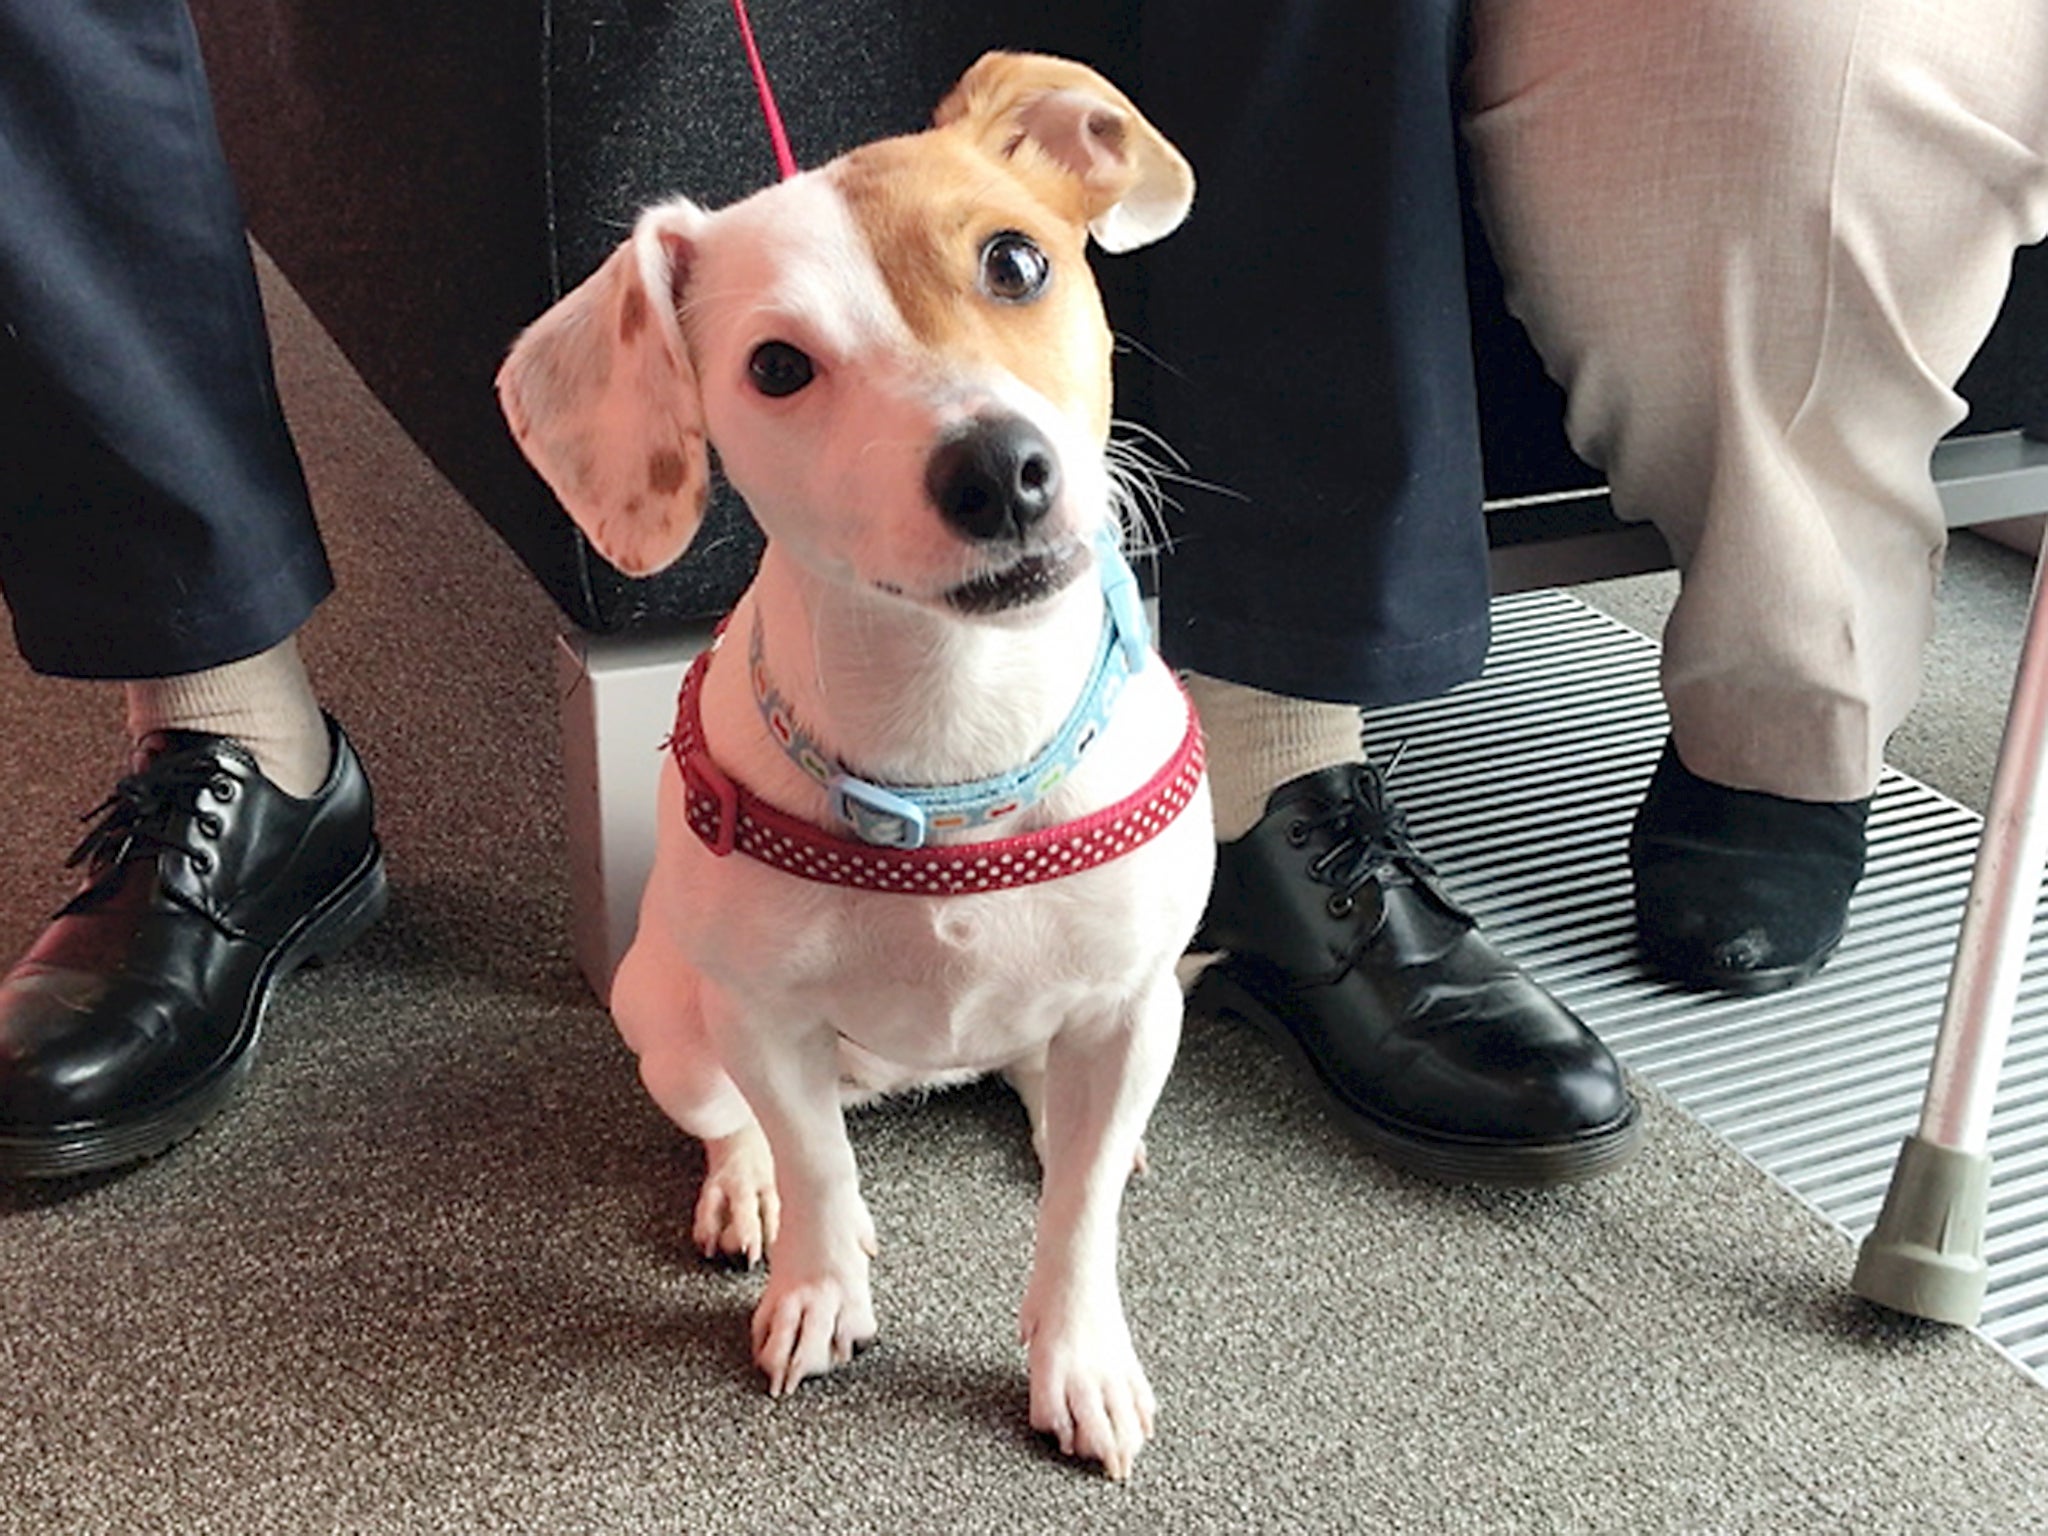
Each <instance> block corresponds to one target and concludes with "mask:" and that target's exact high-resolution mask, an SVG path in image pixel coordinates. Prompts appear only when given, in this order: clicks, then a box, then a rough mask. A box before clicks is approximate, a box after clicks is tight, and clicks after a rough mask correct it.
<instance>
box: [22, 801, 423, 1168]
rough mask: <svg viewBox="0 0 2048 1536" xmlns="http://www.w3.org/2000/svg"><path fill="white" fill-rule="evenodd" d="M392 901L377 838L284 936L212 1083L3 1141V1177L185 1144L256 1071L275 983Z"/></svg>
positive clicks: (361, 927) (335, 946)
mask: <svg viewBox="0 0 2048 1536" xmlns="http://www.w3.org/2000/svg"><path fill="white" fill-rule="evenodd" d="M389 901H390V892H389V889H388V887H387V885H386V883H385V878H384V852H383V849H382V848H381V847H380V846H379V844H378V843H377V840H376V839H375V838H372V839H371V840H370V850H369V853H368V854H367V855H366V856H365V857H364V859H363V862H362V863H361V864H359V865H358V866H357V867H356V869H355V870H354V872H353V873H351V874H350V875H349V877H348V879H347V880H345V881H343V882H342V884H341V885H340V886H339V887H337V888H336V889H335V890H334V891H333V892H332V893H331V894H329V896H328V897H327V899H326V900H325V901H323V902H321V903H320V905H319V906H317V907H315V908H314V909H313V910H312V911H311V912H309V913H308V914H307V915H306V916H305V918H304V919H302V920H301V921H300V923H299V925H298V927H297V928H295V929H294V930H293V931H292V932H291V933H289V934H287V935H286V936H285V939H284V942H283V943H281V944H279V945H278V947H277V949H276V950H275V951H274V952H273V953H272V954H271V957H270V959H269V960H268V961H267V962H265V964H264V967H263V969H262V970H261V971H259V972H258V973H257V977H256V985H255V988H254V990H253V991H252V992H251V994H250V997H249V1003H248V1007H247V1009H246V1010H245V1013H244V1018H243V1025H242V1032H241V1037H240V1040H239V1042H238V1043H237V1044H236V1046H235V1047H234V1049H233V1050H232V1052H231V1053H230V1054H229V1055H228V1056H227V1057H226V1058H225V1059H224V1060H223V1061H222V1062H221V1063H220V1064H219V1065H218V1066H216V1067H215V1068H214V1069H213V1071H212V1072H211V1073H210V1074H209V1075H208V1076H207V1077H205V1078H203V1079H201V1080H200V1081H199V1082H197V1083H195V1084H193V1085H192V1086H191V1087H189V1088H187V1089H185V1090H184V1091H183V1092H182V1093H180V1094H179V1095H178V1096H177V1097H176V1098H174V1099H171V1100H169V1101H168V1102H166V1103H164V1104H162V1105H160V1106H158V1107H157V1108H156V1109H154V1110H152V1111H151V1112H150V1113H149V1114H147V1115H145V1116H143V1117H142V1118H141V1119H138V1120H133V1121H129V1122H126V1123H124V1124H121V1125H117V1126H104V1127H94V1128H82V1129H60V1130H58V1131H55V1132H51V1133H46V1134H43V1135H37V1136H24V1135H21V1134H19V1133H15V1134H7V1135H0V1178H10V1179H70V1178H77V1177H80V1176H81V1175H87V1174H96V1173H110V1172H113V1171H114V1170H116V1169H120V1168H126V1167H128V1166H130V1165H131V1164H134V1163H140V1162H145V1161H147V1160H148V1159H150V1158H152V1157H157V1156H160V1155H161V1154H163V1153H165V1152H168V1151H169V1150H170V1149H171V1148H172V1147H174V1146H176V1145H177V1144H178V1143H179V1142H181V1141H183V1140H185V1138H186V1137H188V1136H190V1135H192V1133H193V1132H195V1131H197V1130H198V1129H199V1128H200V1127H201V1126H203V1125H205V1124H206V1123H207V1121H209V1120H211V1119H212V1118H213V1117H214V1116H215V1115H216V1114H217V1113H219V1112H220V1110H221V1109H222V1108H223V1107H224V1106H225V1105H226V1103H227V1102H228V1100H229V1099H231V1098H233V1097H234V1094H235V1091H236V1090H237V1089H238V1088H240V1087H241V1085H242V1082H243V1080H244V1079H245V1078H247V1077H248V1075H249V1072H250V1070H251V1068H253V1067H254V1066H255V1064H256V1044H257V1040H258V1038H259V1037H260V1036H261V1034H262V1032H263V1014H264V1011H265V1009H267V1008H268V1007H269V1005H270V994H271V992H272V991H273V989H275V987H276V986H277V984H278V983H279V982H280V981H283V980H284V979H285V977H287V976H289V975H291V974H292V973H293V972H294V971H297V970H300V969H302V968H304V967H306V966H317V965H324V964H326V963H327V962H328V961H329V960H332V959H334V958H335V957H336V956H337V955H339V954H340V953H341V952H342V951H343V950H345V949H347V948H348V947H349V946H350V945H351V944H353V943H354V942H355V941H356V940H357V939H359V938H361V937H362V936H363V935H364V934H365V933H367V932H368V931H369V930H370V928H371V927H373V926H374V925H375V923H376V922H377V919H378V918H380V917H382V916H383V915H384V909H385V907H386V906H387V905H388V904H389Z"/></svg>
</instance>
